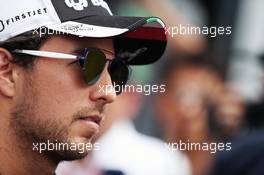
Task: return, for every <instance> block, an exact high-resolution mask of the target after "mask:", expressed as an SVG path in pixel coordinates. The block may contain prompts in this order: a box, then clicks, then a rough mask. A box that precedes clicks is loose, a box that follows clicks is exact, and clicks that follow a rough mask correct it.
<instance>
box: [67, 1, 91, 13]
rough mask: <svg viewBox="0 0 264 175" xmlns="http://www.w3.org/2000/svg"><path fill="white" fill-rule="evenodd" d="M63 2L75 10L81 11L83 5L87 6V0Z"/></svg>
mask: <svg viewBox="0 0 264 175" xmlns="http://www.w3.org/2000/svg"><path fill="white" fill-rule="evenodd" d="M65 4H66V5H67V6H68V7H69V8H73V9H74V10H76V11H82V10H84V8H85V7H88V1H87V0H78V2H75V0H65Z"/></svg>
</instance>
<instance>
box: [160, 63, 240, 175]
mask: <svg viewBox="0 0 264 175" xmlns="http://www.w3.org/2000/svg"><path fill="white" fill-rule="evenodd" d="M211 66H212V65H210V64H206V62H203V61H202V59H201V58H181V59H180V60H174V61H170V62H168V64H167V65H165V66H164V69H163V70H164V72H163V73H162V74H161V77H164V83H165V84H166V85H167V86H166V93H165V94H159V95H158V96H157V97H156V107H155V109H156V110H157V117H158V123H159V125H160V128H162V130H161V133H162V134H161V136H162V137H163V139H164V140H165V141H166V142H169V143H175V142H179V141H182V142H186V143H187V142H190V143H211V142H218V141H225V140H227V139H228V138H231V137H233V136H234V135H236V133H238V132H239V130H240V128H241V126H242V124H243V113H244V106H243V103H242V101H241V99H240V98H239V97H238V96H237V95H236V94H234V93H233V92H231V91H229V90H228V89H227V88H226V87H225V85H224V83H223V81H222V79H221V77H220V75H219V74H218V73H217V72H216V71H215V70H214V69H212V67H211ZM185 153H186V154H187V155H188V157H189V159H190V161H191V164H192V174H193V175H204V174H206V173H208V171H209V170H210V166H211V162H212V160H213V158H214V157H213V154H211V153H210V152H209V151H203V150H186V151H185Z"/></svg>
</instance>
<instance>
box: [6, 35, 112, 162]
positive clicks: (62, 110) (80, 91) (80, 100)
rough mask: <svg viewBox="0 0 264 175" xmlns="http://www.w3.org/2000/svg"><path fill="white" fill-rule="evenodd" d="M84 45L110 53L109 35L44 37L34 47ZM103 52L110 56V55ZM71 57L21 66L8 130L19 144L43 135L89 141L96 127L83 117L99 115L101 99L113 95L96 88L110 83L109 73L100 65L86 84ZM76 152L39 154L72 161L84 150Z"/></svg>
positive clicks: (50, 48) (62, 140)
mask: <svg viewBox="0 0 264 175" xmlns="http://www.w3.org/2000/svg"><path fill="white" fill-rule="evenodd" d="M85 47H93V48H102V49H105V50H109V51H112V52H113V44H112V40H111V39H85V38H77V37H62V36H60V37H59V36H54V37H52V38H50V39H49V40H48V41H47V42H45V43H44V44H43V45H42V47H41V48H40V50H45V51H54V52H60V53H72V52H73V51H75V50H79V49H81V48H85ZM106 56H107V58H109V59H113V58H112V56H111V55H107V54H106ZM73 61H74V60H59V59H50V58H37V61H36V64H35V65H34V67H33V69H32V70H24V71H21V72H22V73H21V74H22V75H23V76H20V77H21V79H19V81H18V88H17V89H16V95H15V97H14V107H13V109H12V111H11V118H10V122H9V123H10V127H11V128H10V129H11V130H13V131H14V133H15V135H16V136H17V138H19V139H20V140H22V141H23V142H24V143H27V144H30V145H32V144H33V143H36V142H37V143H39V142H45V143H47V141H48V140H49V141H50V142H53V143H68V144H71V143H73V144H78V143H81V144H84V143H89V142H91V140H92V138H93V136H94V135H95V134H96V133H97V132H98V124H96V123H95V122H93V121H89V120H91V118H89V117H92V118H96V117H95V116H97V118H98V117H100V118H102V117H103V115H104V111H105V107H106V104H108V103H111V102H113V100H114V99H115V97H116V95H115V93H114V92H112V93H108V94H105V93H103V92H101V91H100V88H99V86H102V85H111V79H110V76H109V74H108V72H107V69H106V68H105V69H104V72H103V73H102V74H101V77H100V79H99V80H98V81H97V82H96V84H94V85H92V86H87V85H86V84H85V82H84V80H83V77H82V71H81V68H80V67H79V65H78V64H77V63H72V62H73ZM107 65H108V64H107ZM87 117H88V118H87ZM83 118H86V120H84V119H83ZM29 149H32V148H29ZM78 152H79V151H74V150H72V151H71V150H64V151H62V150H60V151H59V150H55V151H52V152H46V153H45V154H46V155H47V156H49V158H52V159H54V160H74V159H79V158H83V157H84V156H85V155H87V152H88V151H85V153H83V154H80V153H78Z"/></svg>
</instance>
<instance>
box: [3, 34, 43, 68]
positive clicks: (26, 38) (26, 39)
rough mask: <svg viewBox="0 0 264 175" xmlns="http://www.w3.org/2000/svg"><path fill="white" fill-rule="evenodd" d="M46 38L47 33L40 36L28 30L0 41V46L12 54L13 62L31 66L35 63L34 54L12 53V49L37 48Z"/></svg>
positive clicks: (26, 66)
mask: <svg viewBox="0 0 264 175" xmlns="http://www.w3.org/2000/svg"><path fill="white" fill-rule="evenodd" d="M47 38H48V36H47V35H46V36H42V37H40V36H38V35H36V34H34V32H33V31H29V32H26V33H23V34H21V35H18V36H16V37H13V38H10V39H8V40H6V41H4V42H0V48H4V49H6V50H8V51H9V52H10V53H11V54H12V55H13V60H12V62H13V63H15V64H18V65H20V66H22V67H23V68H32V67H33V65H34V63H35V57H34V56H30V55H25V54H19V53H12V51H13V50H15V49H28V50H38V49H39V48H40V47H41V45H42V44H43V43H44V41H46V40H47Z"/></svg>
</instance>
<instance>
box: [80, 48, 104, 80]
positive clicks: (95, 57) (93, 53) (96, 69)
mask: <svg viewBox="0 0 264 175" xmlns="http://www.w3.org/2000/svg"><path fill="white" fill-rule="evenodd" d="M105 64H106V57H105V54H104V53H103V52H102V51H100V50H96V49H92V50H89V51H88V54H87V58H86V59H85V62H84V77H85V82H86V83H87V84H88V85H92V84H94V83H95V82H96V81H97V80H98V79H99V78H100V74H101V73H102V72H103V70H104V67H105Z"/></svg>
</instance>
